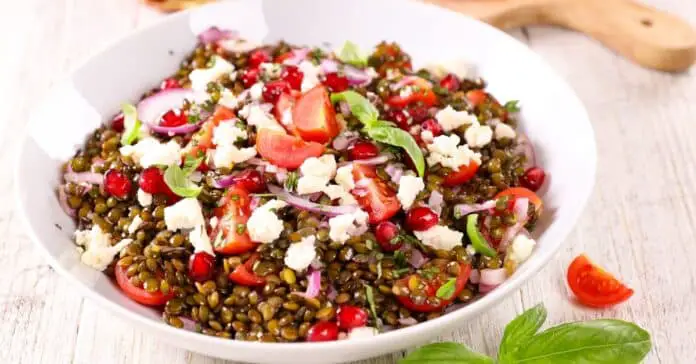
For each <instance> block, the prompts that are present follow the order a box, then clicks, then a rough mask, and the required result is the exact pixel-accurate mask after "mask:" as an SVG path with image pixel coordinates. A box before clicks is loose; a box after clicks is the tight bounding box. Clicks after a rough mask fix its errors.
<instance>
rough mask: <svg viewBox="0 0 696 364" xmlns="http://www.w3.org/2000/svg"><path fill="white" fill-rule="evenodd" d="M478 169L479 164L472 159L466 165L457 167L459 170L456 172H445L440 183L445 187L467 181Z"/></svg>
mask: <svg viewBox="0 0 696 364" xmlns="http://www.w3.org/2000/svg"><path fill="white" fill-rule="evenodd" d="M478 169H479V165H478V164H477V163H476V162H474V161H470V162H469V164H468V165H465V166H461V167H459V170H457V171H456V172H454V171H453V172H450V173H447V175H446V176H445V179H444V180H443V181H442V184H443V185H445V186H447V187H453V186H457V185H460V184H462V183H466V182H469V181H470V180H471V179H472V178H474V176H475V175H476V171H478Z"/></svg>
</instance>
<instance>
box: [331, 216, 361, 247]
mask: <svg viewBox="0 0 696 364" xmlns="http://www.w3.org/2000/svg"><path fill="white" fill-rule="evenodd" d="M368 217H369V216H368V214H367V213H366V212H365V211H363V210H360V209H358V210H357V211H356V212H354V213H351V214H343V215H338V216H334V217H332V218H330V219H329V238H331V240H332V241H335V242H338V243H345V242H346V240H348V239H350V237H351V236H352V235H356V234H358V233H360V232H361V231H363V230H364V229H365V228H366V227H367V219H368Z"/></svg>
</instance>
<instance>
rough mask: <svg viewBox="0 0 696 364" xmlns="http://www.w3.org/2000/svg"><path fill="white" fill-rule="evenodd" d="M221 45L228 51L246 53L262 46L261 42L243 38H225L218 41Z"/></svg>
mask: <svg viewBox="0 0 696 364" xmlns="http://www.w3.org/2000/svg"><path fill="white" fill-rule="evenodd" d="M218 44H219V45H220V47H222V48H224V49H225V50H227V51H230V52H236V53H245V52H249V51H251V50H253V49H256V48H258V47H259V46H260V44H259V43H257V42H254V41H250V40H246V39H242V38H234V39H223V40H220V41H219V42H218Z"/></svg>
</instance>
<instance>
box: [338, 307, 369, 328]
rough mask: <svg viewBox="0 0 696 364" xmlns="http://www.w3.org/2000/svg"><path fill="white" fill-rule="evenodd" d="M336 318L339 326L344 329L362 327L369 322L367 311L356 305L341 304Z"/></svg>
mask: <svg viewBox="0 0 696 364" xmlns="http://www.w3.org/2000/svg"><path fill="white" fill-rule="evenodd" d="M336 320H338V327H340V328H342V329H352V328H355V327H362V326H365V325H366V324H367V311H365V310H363V309H362V308H360V307H356V306H351V305H341V306H340V307H339V308H338V312H337V313H336Z"/></svg>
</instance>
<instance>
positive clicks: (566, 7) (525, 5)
mask: <svg viewBox="0 0 696 364" xmlns="http://www.w3.org/2000/svg"><path fill="white" fill-rule="evenodd" d="M143 1H145V3H147V4H149V5H152V6H154V7H157V8H159V9H160V10H163V11H175V10H181V9H184V8H187V7H191V6H196V5H201V4H203V3H207V2H211V1H214V0H143ZM278 1H285V0H278ZM317 1H321V0H317ZM422 1H424V2H427V3H431V4H435V5H439V6H442V7H445V8H448V9H451V10H454V11H457V12H460V13H463V14H467V15H470V16H472V17H474V18H477V19H480V20H482V21H485V22H487V23H489V24H491V25H493V26H496V27H498V28H501V29H509V28H516V27H522V26H528V25H554V26H560V27H564V28H568V29H572V30H575V31H579V32H582V33H585V34H587V35H589V36H591V37H593V38H595V39H597V40H598V41H600V42H602V43H603V44H604V45H606V46H607V47H609V48H611V49H613V50H614V51H616V52H618V53H620V54H622V55H623V56H624V57H626V58H628V59H631V60H633V61H635V62H636V63H638V64H640V65H642V66H645V67H648V68H654V69H658V70H662V71H669V72H682V71H686V70H687V69H689V67H690V66H691V65H692V64H694V62H695V61H696V30H695V29H694V28H693V27H692V26H691V25H689V24H688V23H686V22H685V21H684V20H682V19H680V18H678V17H676V16H673V15H670V14H667V13H665V12H663V11H660V10H657V9H654V8H651V7H648V6H644V5H641V4H639V3H637V2H635V1H634V0H422ZM683 1H693V0H683Z"/></svg>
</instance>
